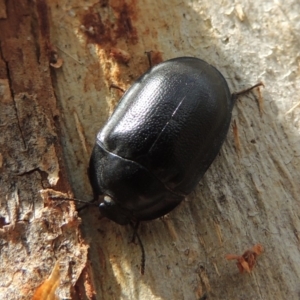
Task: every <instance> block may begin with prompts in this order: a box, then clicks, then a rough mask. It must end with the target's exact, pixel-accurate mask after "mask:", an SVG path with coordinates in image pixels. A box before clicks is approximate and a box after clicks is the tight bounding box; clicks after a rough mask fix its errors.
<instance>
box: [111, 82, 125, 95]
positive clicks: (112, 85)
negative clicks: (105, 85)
mask: <svg viewBox="0 0 300 300" xmlns="http://www.w3.org/2000/svg"><path fill="white" fill-rule="evenodd" d="M109 89H110V90H111V89H117V90H120V91H121V92H123V93H125V90H124V89H122V88H121V87H119V86H117V85H116V84H114V83H112V84H111V85H110V86H109Z"/></svg>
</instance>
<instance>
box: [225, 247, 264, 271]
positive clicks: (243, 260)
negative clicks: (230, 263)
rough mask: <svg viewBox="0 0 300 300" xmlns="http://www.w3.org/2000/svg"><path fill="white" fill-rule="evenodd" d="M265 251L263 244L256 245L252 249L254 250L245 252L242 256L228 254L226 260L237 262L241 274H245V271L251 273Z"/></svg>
mask: <svg viewBox="0 0 300 300" xmlns="http://www.w3.org/2000/svg"><path fill="white" fill-rule="evenodd" d="M263 251H264V248H263V246H262V245H261V244H256V245H254V246H253V247H252V249H249V250H247V251H245V252H244V254H243V255H242V256H240V255H234V254H227V255H226V256H225V258H226V259H227V260H237V263H236V265H237V267H238V269H239V271H240V273H243V272H244V271H246V272H248V273H250V272H251V271H252V270H253V268H254V266H255V263H256V260H257V257H258V255H260V254H261V253H262V252H263Z"/></svg>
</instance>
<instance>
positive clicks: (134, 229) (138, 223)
mask: <svg viewBox="0 0 300 300" xmlns="http://www.w3.org/2000/svg"><path fill="white" fill-rule="evenodd" d="M130 225H131V227H132V228H133V236H132V240H131V242H134V240H135V237H136V238H137V240H138V243H139V245H140V248H141V251H142V259H141V274H142V275H144V273H145V262H146V254H145V249H144V245H143V243H142V240H141V238H140V236H139V235H138V233H137V230H138V227H139V225H140V222H139V221H137V222H136V223H135V224H134V223H133V222H130Z"/></svg>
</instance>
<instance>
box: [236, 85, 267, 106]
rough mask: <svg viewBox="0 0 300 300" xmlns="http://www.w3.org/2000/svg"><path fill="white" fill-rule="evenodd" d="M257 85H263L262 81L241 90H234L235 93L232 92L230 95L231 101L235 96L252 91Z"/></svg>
mask: <svg viewBox="0 0 300 300" xmlns="http://www.w3.org/2000/svg"><path fill="white" fill-rule="evenodd" d="M259 86H264V84H263V83H262V82H259V83H257V84H255V85H253V86H251V87H249V88H247V89H244V90H241V91H239V92H235V93H232V95H231V97H232V100H233V103H234V102H235V101H236V100H237V98H238V97H239V96H241V95H244V94H247V93H249V92H250V91H252V90H253V89H255V88H257V87H259Z"/></svg>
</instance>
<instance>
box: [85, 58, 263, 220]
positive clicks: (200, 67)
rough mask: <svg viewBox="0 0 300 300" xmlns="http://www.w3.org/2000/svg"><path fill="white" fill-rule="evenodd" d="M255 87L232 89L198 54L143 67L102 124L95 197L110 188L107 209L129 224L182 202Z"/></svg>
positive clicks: (94, 166)
mask: <svg viewBox="0 0 300 300" xmlns="http://www.w3.org/2000/svg"><path fill="white" fill-rule="evenodd" d="M259 85H262V84H261V83H259V84H257V85H255V86H254V87H256V86H259ZM254 87H251V88H250V89H247V90H245V91H242V92H240V93H236V94H231V93H230V91H229V88H228V84H227V82H226V80H225V78H224V77H223V75H222V74H221V73H220V72H219V71H218V70H217V69H216V68H215V67H213V66H211V65H209V64H208V63H206V62H205V61H203V60H201V59H198V58H193V57H179V58H175V59H171V60H168V61H165V62H162V63H160V64H158V65H156V66H154V67H153V68H151V69H150V70H149V71H147V72H146V73H145V74H144V75H142V76H141V77H140V78H139V79H138V80H137V81H136V82H135V83H134V84H133V85H132V86H131V87H130V88H129V89H128V90H127V92H126V93H125V94H124V96H123V97H122V99H121V101H120V103H119V104H118V106H117V108H116V109H115V111H114V113H113V114H112V116H111V117H110V119H109V120H108V121H107V123H106V124H105V125H104V127H103V128H102V129H101V130H100V131H99V133H98V135H97V140H96V144H95V146H94V149H93V152H92V155H91V159H90V164H89V178H90V181H91V185H92V188H93V192H94V197H95V199H97V198H98V196H99V195H104V196H105V197H104V202H102V203H101V204H100V211H101V213H102V215H104V216H106V217H107V218H109V219H111V220H113V221H115V222H116V223H118V224H121V225H125V224H128V223H130V222H132V221H135V222H139V221H145V220H151V219H155V218H158V217H161V216H163V215H165V214H167V213H168V212H170V211H171V210H172V209H173V208H175V207H176V206H177V205H178V204H179V203H180V202H181V201H182V200H183V199H184V198H185V197H186V196H187V195H188V194H189V193H190V192H191V191H192V190H193V189H194V188H195V186H196V185H197V183H198V182H199V181H200V179H201V177H202V176H203V175H204V173H205V172H206V170H207V169H208V167H209V166H210V165H211V163H212V162H213V160H214V159H215V157H216V155H217V154H218V152H219V150H220V148H221V146H222V144H223V142H224V139H225V137H226V134H227V132H228V128H229V124H230V120H231V112H232V108H233V105H234V103H235V100H236V98H237V96H238V95H239V94H241V93H245V92H248V91H249V90H251V89H252V88H254Z"/></svg>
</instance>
